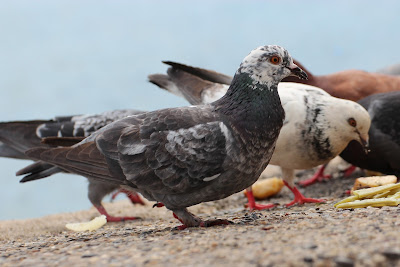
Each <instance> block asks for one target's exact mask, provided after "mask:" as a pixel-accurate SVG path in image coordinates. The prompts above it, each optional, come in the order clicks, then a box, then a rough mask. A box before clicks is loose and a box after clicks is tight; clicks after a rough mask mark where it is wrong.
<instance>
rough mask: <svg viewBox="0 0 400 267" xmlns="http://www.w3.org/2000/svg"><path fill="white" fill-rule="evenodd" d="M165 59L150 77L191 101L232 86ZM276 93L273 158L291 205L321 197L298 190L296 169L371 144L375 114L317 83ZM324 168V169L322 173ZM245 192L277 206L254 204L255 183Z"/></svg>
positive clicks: (254, 206)
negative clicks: (281, 116)
mask: <svg viewBox="0 0 400 267" xmlns="http://www.w3.org/2000/svg"><path fill="white" fill-rule="evenodd" d="M164 63H166V64H168V65H170V66H172V67H171V68H169V69H168V75H164V74H153V75H150V76H149V81H150V82H152V83H154V84H156V85H158V86H159V87H161V88H163V89H166V90H168V91H169V92H171V93H173V94H175V95H178V96H181V97H184V98H186V99H187V100H188V101H189V102H190V103H191V104H206V103H211V102H213V101H215V100H217V99H219V98H220V97H222V96H223V95H224V94H225V93H226V90H227V89H228V84H229V83H230V80H229V76H226V75H223V74H220V73H217V72H214V71H210V70H206V69H200V68H195V67H190V66H187V65H183V64H179V63H174V62H164ZM278 93H279V96H280V99H281V102H282V106H283V108H284V110H285V114H286V117H285V121H284V124H283V127H282V129H281V132H280V134H279V137H278V140H277V144H276V147H275V151H274V153H273V155H272V158H271V161H270V164H273V165H278V166H280V167H281V168H282V176H283V177H282V178H283V180H284V183H285V185H286V186H287V187H288V188H289V189H290V190H291V191H292V192H293V194H294V200H293V201H292V202H290V203H288V204H287V206H290V205H293V204H295V203H300V204H303V203H306V202H323V201H324V200H322V199H313V198H306V197H304V196H303V195H302V194H301V193H300V192H299V190H298V189H297V188H296V186H295V185H294V183H293V178H294V170H295V169H309V168H313V167H316V166H318V165H321V164H324V163H327V162H328V161H329V160H331V159H333V158H334V157H336V156H337V155H338V154H340V152H342V150H344V149H345V148H346V146H347V144H348V143H349V142H350V141H352V140H356V141H358V142H360V143H361V144H362V145H363V146H364V147H365V146H367V144H368V130H369V128H370V124H371V119H370V117H369V115H368V112H367V111H366V110H365V109H364V108H363V107H362V106H361V105H359V104H357V103H355V102H353V101H350V100H344V99H339V98H336V97H332V96H331V95H329V94H328V93H327V92H325V91H324V90H322V89H320V88H317V87H314V86H310V85H305V84H300V83H286V82H281V83H279V85H278ZM322 172H323V169H321V171H320V172H319V174H321V173H322ZM247 192H248V193H247V197H248V199H249V204H248V207H249V208H250V209H259V210H260V209H265V208H271V207H273V206H274V205H273V204H268V205H260V204H256V203H255V201H254V197H253V194H252V191H251V188H249V189H248V190H247Z"/></svg>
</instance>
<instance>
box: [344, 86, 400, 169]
mask: <svg viewBox="0 0 400 267" xmlns="http://www.w3.org/2000/svg"><path fill="white" fill-rule="evenodd" d="M358 103H359V104H360V105H362V106H363V107H364V108H365V109H367V110H368V113H369V115H370V117H371V128H370V129H369V132H368V134H369V152H368V153H367V154H366V153H364V150H363V147H362V146H360V145H359V144H358V143H355V142H351V143H350V144H349V145H348V146H347V147H346V149H345V150H344V151H343V152H342V153H341V154H340V156H341V157H342V158H343V159H344V160H346V161H347V162H349V163H351V164H353V165H355V166H357V167H360V168H362V169H367V170H371V171H377V172H381V173H384V174H393V175H396V176H397V177H400V108H399V107H400V92H390V93H381V94H374V95H370V96H368V97H365V98H363V99H361V100H360V101H358Z"/></svg>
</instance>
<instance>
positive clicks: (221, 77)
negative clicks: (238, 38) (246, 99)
mask: <svg viewBox="0 0 400 267" xmlns="http://www.w3.org/2000/svg"><path fill="white" fill-rule="evenodd" d="M163 63H165V64H167V65H170V66H171V67H173V68H174V69H178V70H182V71H184V72H187V73H189V74H192V75H194V76H197V77H199V78H200V79H203V80H206V81H209V82H213V83H221V84H228V85H229V84H231V82H232V77H231V76H228V75H225V74H222V73H219V72H216V71H213V70H207V69H202V68H196V67H192V66H188V65H184V64H180V63H177V62H172V61H163Z"/></svg>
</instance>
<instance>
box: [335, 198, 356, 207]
mask: <svg viewBox="0 0 400 267" xmlns="http://www.w3.org/2000/svg"><path fill="white" fill-rule="evenodd" d="M357 199H358V197H357V196H350V197H347V198H345V199H342V200H340V201H339V202H338V203H336V204H335V205H334V206H335V207H337V206H338V205H339V204H342V203H347V202H352V201H355V200H357Z"/></svg>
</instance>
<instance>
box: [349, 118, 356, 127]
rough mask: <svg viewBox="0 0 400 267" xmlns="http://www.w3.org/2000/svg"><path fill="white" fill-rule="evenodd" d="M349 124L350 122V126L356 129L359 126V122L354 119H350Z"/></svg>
mask: <svg viewBox="0 0 400 267" xmlns="http://www.w3.org/2000/svg"><path fill="white" fill-rule="evenodd" d="M348 122H349V124H350V125H351V126H353V127H356V126H357V121H356V120H355V119H353V118H350V119H349V120H348Z"/></svg>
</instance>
